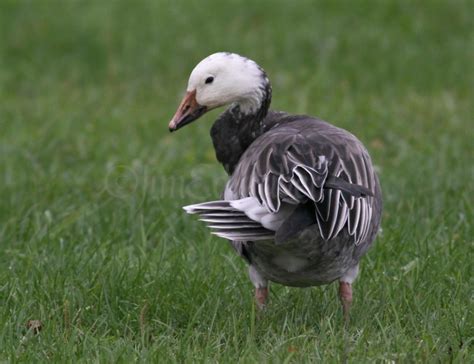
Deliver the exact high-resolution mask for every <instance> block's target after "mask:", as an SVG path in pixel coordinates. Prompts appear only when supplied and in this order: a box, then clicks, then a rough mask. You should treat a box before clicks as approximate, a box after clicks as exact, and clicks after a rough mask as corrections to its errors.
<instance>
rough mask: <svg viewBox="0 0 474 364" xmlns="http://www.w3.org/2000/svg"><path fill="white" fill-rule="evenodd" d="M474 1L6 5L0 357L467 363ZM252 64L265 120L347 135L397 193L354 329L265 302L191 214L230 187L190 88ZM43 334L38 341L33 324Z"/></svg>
mask: <svg viewBox="0 0 474 364" xmlns="http://www.w3.org/2000/svg"><path fill="white" fill-rule="evenodd" d="M473 14H474V3H473V2H472V1H468V0H467V1H388V0H381V1H375V0H373V1H359V0H358V1H341V0H338V1H305V0H301V1H293V2H290V1H243V0H242V1H212V0H202V1H131V0H130V1H53V0H43V1H40V0H37V1H33V0H31V1H10V0H2V1H1V2H0V247H1V250H0V361H2V362H3V361H5V362H10V361H11V362H16V361H19V362H32V361H46V360H52V361H55V362H59V361H76V360H78V359H83V360H85V361H119V362H120V361H123V362H126V361H130V360H143V361H147V360H150V361H152V360H154V361H157V360H160V361H164V362H174V361H180V362H194V361H202V362H208V361H215V362H217V361H219V362H236V361H238V360H240V361H241V362H257V361H258V362H302V361H313V362H314V361H325V362H334V361H341V360H344V358H345V359H348V360H349V361H350V362H380V361H382V362H384V361H401V362H407V361H408V362H413V361H421V362H426V361H428V362H431V361H434V362H438V361H441V362H445V361H455V362H468V361H470V360H473V359H474V356H473V350H474V346H473V345H474V344H473V343H474V339H473V337H474V323H473V320H474V319H473V314H472V309H471V310H469V307H472V305H473V303H474V302H473V301H474V292H473V286H474V281H473V278H472V256H473V247H474V246H473V240H472V237H473V235H474V234H473V228H472V223H473V208H472V196H473V193H474V189H473V184H472V180H473V177H474V170H473V162H472V161H473V156H474V153H473V146H472V143H473V136H474V135H473V128H474V126H473V115H474V107H473V100H474V92H473V86H474V70H473V59H474V24H473ZM222 50H224V51H231V52H236V53H240V54H242V55H245V56H248V57H249V58H252V59H254V60H255V61H257V62H258V63H259V64H260V65H261V66H262V67H264V68H265V70H266V71H267V73H268V74H269V77H270V79H271V81H272V84H273V94H274V96H273V102H272V107H273V108H274V109H278V110H285V111H288V112H292V113H307V114H310V115H314V116H319V117H320V118H322V119H325V120H327V121H329V122H332V123H334V124H336V125H338V126H341V127H343V128H346V129H348V130H349V131H351V132H353V133H354V134H356V135H357V136H358V137H359V138H360V139H361V140H362V141H363V142H364V144H366V146H367V147H368V149H369V151H370V153H371V155H372V158H373V160H374V163H375V164H376V166H377V168H378V171H379V173H380V178H381V182H382V187H383V191H384V201H385V213H384V218H383V233H382V234H381V235H380V237H379V238H378V241H377V243H376V245H375V247H374V249H373V250H371V252H370V253H369V254H368V256H367V257H366V258H364V260H363V262H362V273H361V275H360V276H359V279H358V281H357V282H356V284H355V303H354V309H353V311H352V315H353V319H352V323H351V327H350V328H349V329H348V331H347V332H344V330H343V327H342V322H341V314H340V312H339V310H340V307H339V303H338V301H337V295H336V290H335V287H333V286H332V285H331V286H325V287H320V288H313V289H305V290H301V289H290V288H286V287H281V286H277V285H274V286H272V294H271V301H272V303H271V305H270V307H269V308H268V310H267V311H266V312H265V313H264V314H263V315H259V314H257V313H256V312H255V311H254V308H253V302H252V287H251V284H250V282H249V281H248V279H247V275H246V268H245V264H244V263H243V262H242V261H241V259H240V258H238V257H236V256H235V254H234V253H233V251H232V250H231V249H230V248H229V247H228V244H227V243H226V242H225V241H222V240H220V239H217V238H215V237H210V236H209V234H208V231H206V230H205V228H204V227H203V226H202V225H201V224H199V223H198V222H197V221H195V219H193V218H191V217H189V216H184V212H183V211H182V210H181V206H183V205H186V204H189V203H193V202H200V201H204V200H207V199H214V198H216V197H217V196H218V195H219V193H220V190H221V188H222V186H223V184H224V182H225V179H226V177H225V174H224V172H223V170H222V168H221V167H220V166H219V165H218V164H217V163H216V161H215V157H214V151H213V148H212V143H211V141H210V138H209V136H208V134H209V128H210V126H211V123H212V120H214V119H215V118H216V117H217V115H218V113H219V111H213V112H211V113H210V114H209V115H207V116H205V117H204V118H202V120H200V121H199V122H196V123H194V124H193V125H191V126H189V127H187V128H185V129H183V130H180V131H179V132H178V133H176V134H173V135H170V134H169V133H168V130H167V124H168V121H169V119H170V118H171V116H172V115H173V113H174V111H175V109H176V107H177V105H178V103H179V101H180V97H181V95H182V94H183V92H184V90H185V87H186V83H187V78H188V75H189V73H190V71H191V70H192V68H193V67H194V65H195V64H197V63H198V62H199V61H200V60H201V59H202V58H204V57H205V56H207V55H208V54H211V53H214V52H216V51H222ZM31 319H36V320H41V322H42V327H43V328H42V330H41V332H40V333H39V334H37V335H35V333H34V332H33V330H27V322H28V320H31Z"/></svg>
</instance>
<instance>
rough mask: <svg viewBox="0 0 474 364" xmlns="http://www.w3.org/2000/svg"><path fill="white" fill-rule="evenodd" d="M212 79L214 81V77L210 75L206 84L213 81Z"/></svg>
mask: <svg viewBox="0 0 474 364" xmlns="http://www.w3.org/2000/svg"><path fill="white" fill-rule="evenodd" d="M212 81H214V77H212V76H210V77H208V78H206V81H205V83H206V84H208V83H212Z"/></svg>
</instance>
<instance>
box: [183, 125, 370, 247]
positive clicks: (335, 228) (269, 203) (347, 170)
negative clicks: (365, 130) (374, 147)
mask: <svg viewBox="0 0 474 364" xmlns="http://www.w3.org/2000/svg"><path fill="white" fill-rule="evenodd" d="M293 118H294V120H291V122H284V120H283V121H282V123H281V124H280V125H279V126H277V127H275V128H273V129H271V130H269V131H267V132H266V133H264V134H263V135H261V136H260V137H259V138H257V139H256V140H255V141H254V142H253V143H252V144H251V145H250V147H249V148H248V149H247V150H246V151H245V152H244V154H243V155H242V157H241V158H240V160H239V163H238V165H237V167H236V169H235V171H234V173H233V174H232V176H231V178H230V180H229V182H228V184H227V187H226V192H227V195H228V196H231V197H232V200H243V199H248V198H252V200H246V201H247V202H249V201H253V202H252V208H253V209H255V208H256V207H255V205H258V206H260V208H261V209H260V212H261V213H262V214H263V213H266V214H267V215H269V216H276V217H278V218H276V220H278V221H280V220H282V218H283V217H286V216H288V213H289V212H291V211H292V210H294V209H295V208H296V207H297V206H299V205H303V204H307V203H308V202H312V203H314V214H315V221H316V223H317V225H318V227H319V231H320V234H321V236H322V238H323V239H325V240H330V239H332V238H334V237H335V236H337V235H338V233H339V232H340V231H341V230H342V229H343V228H347V229H348V232H349V234H350V235H351V236H353V238H354V242H355V243H356V244H358V243H360V242H361V241H363V240H364V239H365V238H366V237H367V235H368V233H369V231H370V223H371V220H372V213H373V211H372V210H373V207H372V206H373V201H372V199H373V198H374V197H373V195H374V193H375V192H376V191H375V188H376V184H377V181H376V176H375V173H374V171H373V168H372V163H371V161H370V157H369V155H368V153H367V151H366V150H365V148H364V147H363V145H362V144H361V143H360V142H359V140H358V139H357V138H356V137H354V136H353V135H352V134H350V133H348V132H347V131H345V130H342V129H339V128H337V127H334V126H332V125H330V124H327V123H325V122H322V121H319V120H316V119H312V118H309V117H296V119H295V117H293ZM213 204H214V205H212V206H213V208H216V209H215V210H213V214H216V213H223V212H222V209H224V210H225V211H226V213H227V214H229V220H228V222H229V223H226V221H224V220H225V218H223V219H220V220H219V223H220V224H221V225H219V226H218V225H214V226H215V228H214V229H216V228H218V229H220V230H218V232H219V233H218V235H220V236H224V235H226V236H224V237H227V238H228V239H230V240H234V239H232V236H235V237H237V236H238V237H239V239H240V240H246V239H242V238H244V235H245V234H244V235H243V234H242V231H243V230H247V232H250V231H252V232H256V234H254V237H257V238H258V237H262V239H263V238H268V237H269V236H270V235H271V232H272V230H274V231H276V229H277V228H278V227H279V226H280V225H281V224H280V225H276V224H274V225H268V226H266V227H265V226H262V222H261V221H258V219H256V218H253V219H252V218H251V215H250V214H249V213H248V211H247V210H246V209H245V208H244V207H245V206H244V205H242V204H241V205H239V204H238V203H237V202H235V201H233V202H232V203H229V202H228V203H227V204H224V205H225V208H224V207H223V206H224V205H223V204H222V203H221V204H220V205H219V202H214V203H213ZM200 205H201V207H200V208H198V206H199V205H193V206H192V209H188V210H189V211H188V212H191V213H199V214H200V215H201V217H204V218H207V217H209V218H211V217H212V218H213V219H216V218H217V215H212V216H209V212H206V211H207V210H206V208H208V207H209V206H207V207H206V206H205V204H200ZM239 206H240V208H239ZM242 206H244V207H242ZM291 206H293V208H291ZM217 207H220V209H221V210H219V209H218V208H217ZM262 211H263V212H262ZM243 216H245V217H247V218H248V220H246V219H244V218H243ZM219 217H223V216H219ZM236 219H240V220H238V222H237V220H236ZM204 221H205V220H204ZM213 222H214V220H212V221H209V223H213ZM232 224H234V225H232ZM237 224H240V225H239V227H238V229H237V230H236V231H238V232H239V233H236V234H234V235H232V234H230V230H231V229H232V226H236V225H237ZM254 224H257V225H258V224H259V226H260V228H261V229H264V230H258V228H257V226H256V225H255V226H254ZM210 227H211V228H213V226H210ZM273 227H275V228H273ZM225 229H228V231H225V232H224V233H223V234H222V233H220V232H221V231H222V230H225ZM242 229H243V230H242ZM249 235H251V234H249ZM247 240H251V239H247ZM258 240H260V239H258Z"/></svg>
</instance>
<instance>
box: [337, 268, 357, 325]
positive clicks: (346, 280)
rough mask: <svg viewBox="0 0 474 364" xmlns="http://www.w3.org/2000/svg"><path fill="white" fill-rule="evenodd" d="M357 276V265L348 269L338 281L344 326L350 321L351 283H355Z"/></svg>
mask: <svg viewBox="0 0 474 364" xmlns="http://www.w3.org/2000/svg"><path fill="white" fill-rule="evenodd" d="M358 274H359V265H358V264H357V265H356V266H354V267H352V268H350V269H349V270H348V271H347V272H346V273H345V274H344V275H343V276H342V277H341V279H339V298H340V300H341V304H342V313H343V315H344V322H345V323H346V325H347V324H348V323H349V319H350V315H349V312H350V309H351V306H352V282H354V281H355V279H356V277H357V275H358Z"/></svg>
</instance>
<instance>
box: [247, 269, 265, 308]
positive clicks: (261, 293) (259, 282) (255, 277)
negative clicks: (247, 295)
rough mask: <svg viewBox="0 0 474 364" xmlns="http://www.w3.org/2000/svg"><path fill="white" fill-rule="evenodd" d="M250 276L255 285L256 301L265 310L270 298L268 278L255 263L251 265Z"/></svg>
mask: <svg viewBox="0 0 474 364" xmlns="http://www.w3.org/2000/svg"><path fill="white" fill-rule="evenodd" d="M249 277H250V280H251V281H252V283H253V285H254V287H255V303H256V304H257V307H258V308H259V309H261V310H263V309H264V308H265V305H266V303H267V298H268V280H267V279H266V278H264V277H263V276H262V274H261V273H260V272H259V271H257V269H255V267H254V266H253V265H250V267H249Z"/></svg>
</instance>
